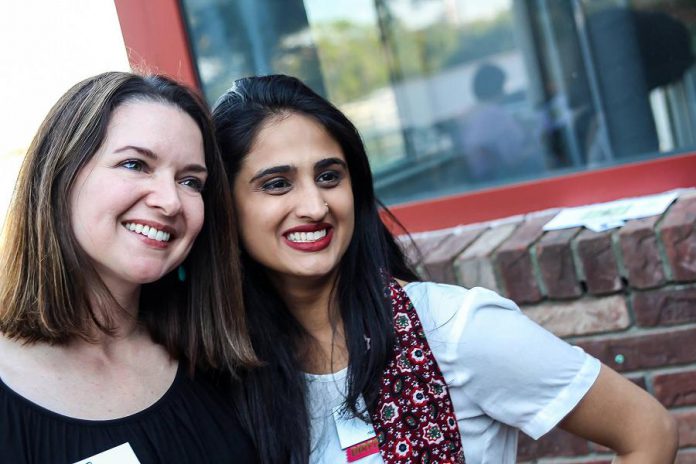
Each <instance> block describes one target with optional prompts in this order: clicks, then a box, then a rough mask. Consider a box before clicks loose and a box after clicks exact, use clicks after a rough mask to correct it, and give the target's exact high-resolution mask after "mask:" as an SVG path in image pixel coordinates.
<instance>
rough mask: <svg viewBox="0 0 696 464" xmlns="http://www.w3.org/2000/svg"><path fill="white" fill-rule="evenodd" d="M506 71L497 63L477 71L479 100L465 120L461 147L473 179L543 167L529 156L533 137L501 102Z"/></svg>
mask: <svg viewBox="0 0 696 464" xmlns="http://www.w3.org/2000/svg"><path fill="white" fill-rule="evenodd" d="M505 78H506V77H505V72H504V71H503V70H502V69H500V68H499V67H498V66H496V65H494V64H483V65H481V67H479V69H478V70H477V71H476V74H475V76H474V82H473V91H474V95H475V96H476V98H477V100H478V101H479V103H478V104H477V105H476V106H475V107H474V108H473V109H472V110H471V111H470V112H469V113H468V114H466V115H465V117H464V118H463V120H462V125H461V130H460V133H459V136H460V147H461V149H462V151H463V155H464V156H465V157H466V158H467V160H468V165H469V175H470V177H471V178H472V179H474V180H492V179H499V178H505V177H509V176H512V175H518V174H521V173H526V172H532V171H535V170H538V169H541V168H543V166H541V165H540V163H539V162H538V161H533V158H532V157H531V156H530V155H531V154H532V152H533V151H534V150H533V143H532V142H533V139H532V137H530V136H529V135H528V132H527V131H526V130H525V128H524V127H523V126H522V124H521V123H520V122H519V121H518V120H516V119H515V117H514V116H513V115H512V114H510V112H509V110H506V109H505V108H504V107H503V105H502V104H501V100H502V98H503V95H504V92H503V88H504V85H505Z"/></svg>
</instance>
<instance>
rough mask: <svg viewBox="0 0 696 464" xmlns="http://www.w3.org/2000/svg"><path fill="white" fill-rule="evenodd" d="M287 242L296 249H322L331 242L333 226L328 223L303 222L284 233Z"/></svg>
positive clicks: (306, 250) (313, 250) (307, 250)
mask: <svg viewBox="0 0 696 464" xmlns="http://www.w3.org/2000/svg"><path fill="white" fill-rule="evenodd" d="M283 238H284V240H285V243H286V244H287V245H288V246H289V247H290V248H293V249H295V250H299V251H305V252H315V251H321V250H323V249H324V248H326V247H328V246H329V245H330V244H331V239H332V238H333V226H331V225H330V224H326V223H318V224H303V225H301V226H297V227H293V228H292V229H289V230H286V231H285V232H284V233H283Z"/></svg>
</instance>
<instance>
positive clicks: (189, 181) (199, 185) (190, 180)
mask: <svg viewBox="0 0 696 464" xmlns="http://www.w3.org/2000/svg"><path fill="white" fill-rule="evenodd" d="M179 183H180V184H181V185H185V186H186V187H190V188H191V189H193V190H195V191H196V192H202V191H203V188H204V187H205V184H204V182H203V181H202V180H200V179H198V178H196V177H187V178H185V179H182V180H181V181H179Z"/></svg>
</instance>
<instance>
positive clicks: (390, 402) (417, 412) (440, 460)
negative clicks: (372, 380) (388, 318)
mask: <svg viewBox="0 0 696 464" xmlns="http://www.w3.org/2000/svg"><path fill="white" fill-rule="evenodd" d="M389 292H390V297H391V300H392V308H393V311H394V329H395V335H396V342H395V347H394V354H393V355H392V359H391V360H390V361H389V363H388V364H387V367H386V369H385V370H384V374H383V376H382V389H381V392H380V396H379V400H378V402H377V407H376V408H375V410H373V411H372V412H371V414H370V416H371V419H372V425H373V426H374V428H375V432H376V434H377V441H378V443H379V451H380V453H381V455H382V459H383V460H384V462H385V463H387V464H391V463H397V462H398V463H413V464H415V463H419V464H421V463H422V464H426V463H428V464H445V463H448V464H449V463H451V464H455V463H457V464H460V463H464V451H463V450H462V440H461V436H460V435H459V427H458V426H457V420H456V417H455V415H454V408H453V406H452V400H451V399H450V396H449V391H448V389H447V384H446V383H445V380H444V378H443V376H442V372H441V371H440V368H439V367H438V365H437V362H436V361H435V357H434V356H433V353H432V352H431V351H430V346H429V345H428V341H427V340H426V339H425V333H424V332H423V327H422V326H421V323H420V319H418V315H417V314H416V310H415V309H414V307H413V304H412V303H411V300H410V299H409V298H408V295H406V292H405V291H404V289H403V288H401V286H400V285H399V284H398V283H397V282H396V281H394V280H392V281H391V283H390V285H389Z"/></svg>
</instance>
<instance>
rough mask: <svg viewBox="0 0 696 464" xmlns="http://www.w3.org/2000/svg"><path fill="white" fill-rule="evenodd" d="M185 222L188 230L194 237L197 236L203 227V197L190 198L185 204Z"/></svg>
mask: <svg viewBox="0 0 696 464" xmlns="http://www.w3.org/2000/svg"><path fill="white" fill-rule="evenodd" d="M186 211H187V214H186V222H187V224H186V225H187V227H188V229H189V232H190V233H191V234H193V236H194V238H195V237H196V236H198V233H199V232H200V231H201V229H202V228H203V221H205V204H204V203H203V198H202V197H200V196H199V197H198V198H191V199H190V200H189V201H188V202H187V205H186Z"/></svg>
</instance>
